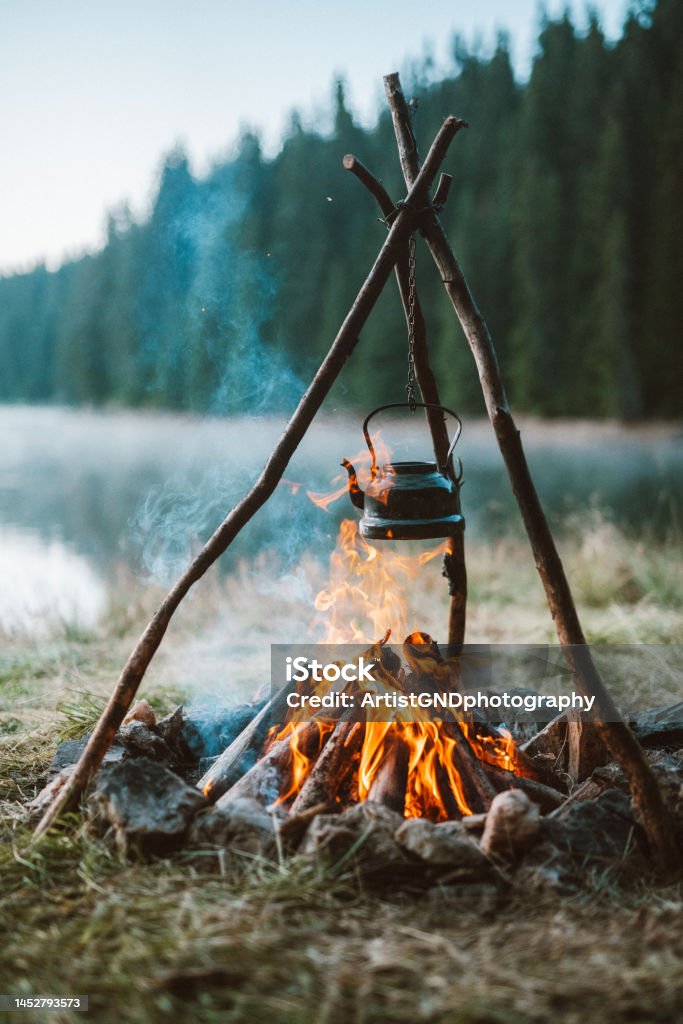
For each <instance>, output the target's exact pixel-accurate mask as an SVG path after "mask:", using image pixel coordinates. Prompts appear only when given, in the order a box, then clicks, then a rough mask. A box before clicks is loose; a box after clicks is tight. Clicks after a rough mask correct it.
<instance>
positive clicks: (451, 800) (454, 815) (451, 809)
mask: <svg viewBox="0 0 683 1024" xmlns="http://www.w3.org/2000/svg"><path fill="white" fill-rule="evenodd" d="M434 779H435V782H436V788H437V792H438V794H439V800H440V801H441V803H442V805H443V808H444V810H445V812H446V816H447V817H448V819H449V821H455V820H457V819H458V818H462V812H461V810H460V808H459V807H458V801H457V800H456V798H455V794H454V792H453V788H452V786H451V783H450V780H449V778H448V772H447V771H446V769H445V767H444V765H443V764H442V762H441V761H440V760H439V759H438V758H437V760H436V763H435V765H434Z"/></svg>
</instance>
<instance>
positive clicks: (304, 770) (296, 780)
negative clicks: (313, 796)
mask: <svg viewBox="0 0 683 1024" xmlns="http://www.w3.org/2000/svg"><path fill="white" fill-rule="evenodd" d="M308 725H309V723H308V722H287V724H286V725H284V726H282V727H280V726H277V725H274V726H273V728H272V729H271V730H270V732H269V733H268V737H267V740H266V750H268V749H269V748H270V747H271V746H272V745H273V743H276V742H277V741H278V740H282V739H284V738H285V737H286V736H291V740H290V744H289V749H290V752H291V755H292V763H291V766H290V768H289V775H288V778H287V787H286V789H285V791H284V792H282V793H280V796H279V797H278V799H277V800H276V801H275V804H276V805H277V804H283V803H286V801H287V800H289V799H290V797H293V796H295V795H296V794H297V793H298V792H299V790H300V789H301V787H302V786H303V784H304V782H305V781H306V779H307V778H308V776H309V774H310V771H311V768H312V767H313V765H314V764H315V761H316V758H317V757H318V754H319V753H320V751H321V750H322V748H323V744H324V743H325V740H326V739H327V737H328V735H329V733H331V732H332V729H333V728H334V724H333V723H332V722H325V721H320V722H316V723H315V725H316V727H317V730H318V736H317V742H315V743H314V744H312V746H313V749H312V750H310V745H309V744H307V746H308V747H309V752H306V751H305V750H303V749H302V746H301V744H302V740H303V738H304V732H306V733H308ZM307 738H308V737H307Z"/></svg>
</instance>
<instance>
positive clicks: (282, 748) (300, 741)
mask: <svg viewBox="0 0 683 1024" xmlns="http://www.w3.org/2000/svg"><path fill="white" fill-rule="evenodd" d="M331 731H332V727H331V726H330V725H329V724H328V723H323V722H319V721H317V720H316V719H312V720H311V721H310V722H301V723H299V724H298V725H295V726H292V727H291V728H289V727H285V730H284V733H285V734H284V735H282V734H280V735H279V736H278V738H277V739H276V740H275V742H274V743H272V744H271V746H270V747H269V749H268V750H267V751H266V753H265V754H264V755H263V757H261V758H260V759H259V760H258V761H257V762H256V764H255V765H254V766H253V767H252V768H250V769H249V771H248V772H247V773H246V775H243V776H242V778H241V779H239V780H238V781H237V782H236V783H235V784H234V786H231V787H230V789H228V790H227V792H225V793H224V794H223V796H222V797H221V798H220V800H218V802H217V804H216V806H217V807H225V806H226V805H227V804H229V803H230V802H231V801H232V800H236V799H237V798H238V797H244V796H248V797H254V798H255V799H256V800H260V801H261V803H263V804H271V803H275V802H277V803H281V802H283V801H284V800H285V799H287V797H288V796H289V795H290V794H289V793H288V792H287V788H288V783H289V787H290V790H291V792H295V791H296V787H297V783H298V781H299V780H297V778H296V773H295V772H294V771H292V768H293V765H294V762H295V758H296V755H297V754H299V755H302V756H303V759H304V760H305V761H306V762H310V760H311V759H312V758H314V757H315V756H316V755H317V754H318V753H319V751H320V750H321V748H322V745H323V744H324V743H325V741H326V739H327V738H328V737H329V735H330V732H331ZM283 790H284V793H283Z"/></svg>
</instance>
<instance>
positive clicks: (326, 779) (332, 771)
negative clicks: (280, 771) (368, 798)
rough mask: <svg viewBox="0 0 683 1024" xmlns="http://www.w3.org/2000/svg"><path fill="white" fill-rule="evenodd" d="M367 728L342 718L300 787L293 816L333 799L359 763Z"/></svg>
mask: <svg viewBox="0 0 683 1024" xmlns="http://www.w3.org/2000/svg"><path fill="white" fill-rule="evenodd" d="M363 734H364V728H363V724H362V723H361V722H351V721H349V720H348V719H347V718H342V720H341V721H339V722H337V724H336V726H335V727H334V732H333V733H332V735H331V736H330V738H329V740H328V741H327V743H326V744H325V747H324V749H323V751H322V753H321V754H320V757H319V758H318V759H317V761H316V762H315V765H314V767H313V769H312V770H311V773H310V775H309V776H308V778H307V779H306V781H305V782H304V784H303V786H302V787H301V789H300V791H299V793H298V795H297V797H296V799H295V800H294V803H293V804H292V807H291V810H290V815H293V816H297V815H302V814H303V813H305V812H307V811H308V810H310V808H311V807H314V806H315V805H317V804H324V803H325V802H328V803H329V802H332V801H334V798H335V797H336V795H337V793H338V792H339V790H340V788H341V787H342V785H343V784H344V782H345V781H346V778H347V776H348V775H349V773H350V772H351V771H352V770H353V768H354V767H355V765H356V761H357V755H358V754H359V753H360V749H361V747H362V745H363Z"/></svg>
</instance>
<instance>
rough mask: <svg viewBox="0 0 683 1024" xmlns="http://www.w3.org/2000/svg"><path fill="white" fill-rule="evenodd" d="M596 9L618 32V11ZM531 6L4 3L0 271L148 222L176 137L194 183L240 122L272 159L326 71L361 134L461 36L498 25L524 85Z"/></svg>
mask: <svg viewBox="0 0 683 1024" xmlns="http://www.w3.org/2000/svg"><path fill="white" fill-rule="evenodd" d="M565 6H569V7H570V8H571V9H572V11H573V12H574V15H575V21H576V22H577V23H578V24H579V25H581V24H584V23H585V8H586V4H585V3H583V2H571V3H568V4H565V3H563V2H562V0H548V2H547V3H546V9H548V10H549V11H550V12H551V13H557V12H558V11H560V10H562V9H563V8H564V7H565ZM593 6H594V7H596V8H597V9H598V11H599V13H600V16H601V20H602V24H603V27H604V29H605V32H606V34H607V36H608V38H614V37H616V36H617V35H618V34H619V30H620V27H621V24H622V22H623V18H624V13H625V9H626V0H596V2H595V3H594V4H593ZM539 10H540V5H539V4H538V3H537V0H477V2H476V3H473V2H471V0H470V2H465V0H423V3H422V4H420V3H419V0H343V2H340V3H331V2H329V0H328V2H324V0H317V2H314V0H289V2H283V0H280V2H278V0H242V2H233V0H0V96H1V97H2V100H1V101H0V139H1V140H2V158H1V160H0V272H10V271H11V270H14V269H23V268H29V267H30V266H32V265H34V264H35V263H36V262H37V261H39V260H41V259H46V260H47V262H48V265H49V266H51V267H54V266H57V265H58V264H59V262H60V261H61V260H62V259H63V258H64V256H65V255H74V254H78V253H79V252H81V251H83V250H85V249H93V248H95V247H97V246H98V245H99V244H100V243H101V241H102V230H103V225H104V222H105V213H106V210H107V209H110V208H111V207H113V206H115V205H117V204H118V203H120V202H121V201H123V200H128V201H129V202H130V204H131V206H132V208H133V210H134V212H135V213H136V214H137V215H143V214H144V211H145V209H146V206H147V203H148V202H149V198H150V196H151V194H152V191H153V188H154V182H155V176H156V173H157V171H158V167H159V164H160V160H161V158H162V156H163V154H164V153H165V152H167V151H168V150H169V149H170V148H171V147H172V146H173V145H174V144H175V143H176V142H182V143H183V144H184V145H185V147H186V148H187V150H188V152H189V154H190V157H191V159H192V164H193V168H194V170H195V172H197V173H202V172H203V171H205V170H206V168H207V166H208V165H209V164H210V162H211V160H212V159H214V158H216V157H217V156H219V155H220V154H221V153H222V152H226V150H227V149H228V148H229V146H230V144H231V142H232V141H233V140H234V139H235V137H236V135H237V132H238V130H239V127H240V125H241V124H243V123H247V124H249V125H252V126H255V127H258V128H261V129H262V131H263V136H264V141H265V143H266V148H267V150H268V151H269V152H273V151H274V150H275V148H276V145H277V140H278V138H279V136H280V133H281V131H282V127H283V124H284V123H285V121H286V118H287V115H288V113H289V112H290V111H291V110H292V108H294V107H297V108H299V109H300V110H301V111H302V113H303V115H304V120H305V121H306V120H312V119H313V118H314V117H315V116H316V114H319V113H320V112H321V111H322V110H324V109H325V108H326V107H327V105H328V104H329V99H330V95H331V83H332V80H333V78H334V76H335V75H338V74H341V75H343V76H344V77H345V79H346V81H347V85H348V99H349V103H350V106H351V107H352V109H353V111H354V113H356V114H357V115H358V117H359V119H360V120H361V122H363V123H368V122H369V121H371V120H372V118H373V115H374V113H375V111H376V110H377V109H378V106H379V102H380V96H381V90H382V75H384V74H387V73H388V72H390V71H397V70H399V71H400V70H402V69H404V68H405V67H406V66H407V63H408V62H409V61H410V60H411V59H419V58H420V57H421V56H422V55H423V53H424V52H425V47H426V46H429V47H430V48H431V50H432V52H433V54H434V56H435V58H436V63H437V67H446V66H448V64H449V54H450V48H451V40H452V37H453V35H454V33H455V32H458V33H460V34H461V35H463V36H465V38H466V39H467V40H470V41H471V40H472V39H474V37H475V35H476V34H477V33H479V34H480V35H481V37H482V39H483V41H484V43H485V44H490V43H491V42H492V41H493V40H494V38H495V33H496V31H497V30H498V29H501V28H506V29H508V30H509V31H510V34H511V37H512V46H513V58H514V60H515V66H516V68H517V70H518V73H519V74H520V75H524V74H525V73H526V71H527V69H528V67H529V62H530V59H531V54H532V52H533V41H534V39H535V37H536V34H537V24H538V15H539ZM454 113H456V114H457V111H454Z"/></svg>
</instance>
